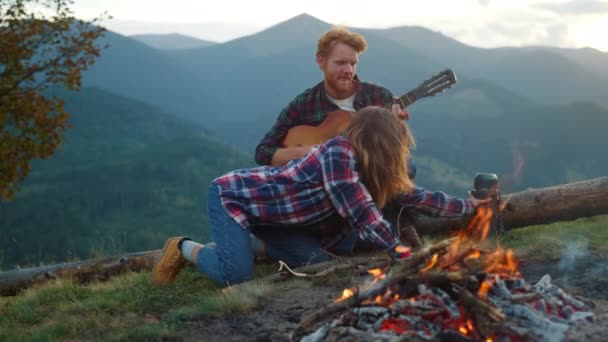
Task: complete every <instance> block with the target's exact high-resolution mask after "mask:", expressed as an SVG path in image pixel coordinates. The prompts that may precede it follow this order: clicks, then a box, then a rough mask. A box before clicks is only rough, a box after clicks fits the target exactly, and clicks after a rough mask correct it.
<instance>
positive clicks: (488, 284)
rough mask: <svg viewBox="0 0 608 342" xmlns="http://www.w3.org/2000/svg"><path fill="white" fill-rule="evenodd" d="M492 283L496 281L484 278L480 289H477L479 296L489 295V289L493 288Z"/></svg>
mask: <svg viewBox="0 0 608 342" xmlns="http://www.w3.org/2000/svg"><path fill="white" fill-rule="evenodd" d="M492 285H494V281H488V280H484V281H483V283H481V286H480V287H479V291H477V295H478V296H479V298H481V299H486V298H487V297H488V291H489V290H490V288H492Z"/></svg>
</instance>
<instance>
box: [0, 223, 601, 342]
mask: <svg viewBox="0 0 608 342" xmlns="http://www.w3.org/2000/svg"><path fill="white" fill-rule="evenodd" d="M607 228H608V215H604V216H596V217H592V218H584V219H579V220H576V221H572V222H559V223H554V224H550V225H541V226H533V227H527V228H523V229H515V230H512V231H509V232H508V233H507V234H506V235H505V236H504V237H503V240H502V243H503V245H504V246H505V247H509V248H512V249H514V250H515V252H516V255H518V256H520V257H525V258H557V257H559V256H560V254H561V253H562V252H563V251H564V249H567V248H568V246H575V247H577V248H584V249H585V250H586V251H589V252H593V253H602V254H604V253H608V229H607ZM275 269H276V267H275V265H273V264H261V265H257V267H256V277H261V276H264V275H267V274H269V273H271V272H273V271H274V270H275ZM351 280H352V279H349V278H348V277H339V276H337V275H332V276H330V277H328V278H322V279H319V280H318V281H313V282H311V281H304V280H299V281H290V282H286V283H280V284H269V283H265V282H262V281H254V282H250V283H247V284H243V285H241V286H239V287H238V290H232V291H222V290H220V289H219V288H218V287H217V286H215V285H214V284H213V283H212V282H211V281H210V280H209V279H208V278H206V277H204V276H202V275H200V274H199V273H198V272H197V271H195V270H193V269H189V268H187V269H186V270H184V271H182V273H180V275H179V276H178V279H177V280H176V282H175V283H174V284H172V285H170V286H168V287H157V286H154V285H153V284H152V283H151V281H150V273H149V272H143V273H132V274H126V275H123V276H119V277H115V278H113V279H112V280H111V281H108V282H104V283H94V284H90V285H86V286H83V285H78V284H76V283H75V282H73V281H71V280H58V281H54V282H51V283H49V284H46V285H44V286H39V287H35V288H31V289H28V290H27V291H25V292H24V293H22V294H21V295H19V296H16V297H0V341H57V340H61V341H70V340H78V341H81V340H87V341H97V340H103V341H149V340H163V339H172V338H179V337H180V334H181V333H183V331H184V326H185V324H187V323H186V322H188V321H192V320H196V319H197V318H200V317H202V316H207V315H212V316H218V315H220V316H221V315H230V314H234V313H236V312H242V311H247V310H251V309H252V308H254V306H255V305H256V303H257V302H258V300H259V298H260V297H263V296H265V295H267V294H268V293H271V292H274V291H277V290H278V287H281V290H284V289H285V288H286V287H287V288H288V287H294V286H298V287H302V286H311V287H314V286H315V282H319V283H323V282H331V283H338V282H344V284H345V286H344V287H347V286H348V284H350V283H352V281H351ZM311 291H313V290H312V289H311Z"/></svg>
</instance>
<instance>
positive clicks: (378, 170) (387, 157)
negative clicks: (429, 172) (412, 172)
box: [344, 106, 415, 208]
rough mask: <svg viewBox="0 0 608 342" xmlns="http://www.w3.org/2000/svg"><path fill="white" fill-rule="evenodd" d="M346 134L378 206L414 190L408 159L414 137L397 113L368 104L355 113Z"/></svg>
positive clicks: (360, 173) (364, 180) (363, 179)
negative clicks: (400, 194)
mask: <svg viewBox="0 0 608 342" xmlns="http://www.w3.org/2000/svg"><path fill="white" fill-rule="evenodd" d="M344 134H345V136H346V138H347V139H348V140H349V142H350V144H351V146H352V147H353V149H354V151H355V155H356V157H357V161H358V170H357V171H358V172H359V175H360V177H361V181H362V182H363V184H365V186H366V187H367V190H368V191H369V192H370V194H371V195H372V198H373V199H374V202H375V203H376V205H377V206H378V207H380V208H382V207H384V205H385V204H386V203H387V202H389V201H390V200H391V199H392V198H393V197H395V196H396V195H398V194H399V193H402V192H407V191H410V190H411V189H413V187H414V183H413V182H412V180H411V179H410V177H409V174H408V171H409V168H408V158H409V155H410V148H413V147H414V146H415V142H414V137H413V136H412V134H411V132H410V129H409V128H408V127H407V125H406V124H405V123H404V122H402V121H401V120H399V119H398V118H397V116H396V115H395V114H393V113H392V112H391V111H389V110H388V109H386V108H383V107H375V106H370V107H365V108H363V109H361V110H360V111H358V112H357V113H355V114H354V115H353V119H352V121H351V122H350V125H349V126H348V128H347V129H346V132H345V133H344Z"/></svg>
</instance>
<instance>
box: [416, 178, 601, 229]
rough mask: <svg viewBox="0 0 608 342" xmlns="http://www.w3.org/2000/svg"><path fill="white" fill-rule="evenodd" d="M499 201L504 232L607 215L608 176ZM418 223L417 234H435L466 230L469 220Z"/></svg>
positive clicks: (423, 220) (505, 196)
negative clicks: (501, 207)
mask: <svg viewBox="0 0 608 342" xmlns="http://www.w3.org/2000/svg"><path fill="white" fill-rule="evenodd" d="M502 201H503V202H506V203H507V204H506V206H505V208H504V210H503V211H502V216H503V222H504V226H505V230H509V229H516V228H522V227H527V226H531V225H536V224H546V223H551V222H556V221H568V220H574V219H577V218H580V217H589V216H594V215H602V214H608V177H600V178H595V179H590V180H585V181H580V182H576V183H567V184H562V185H556V186H551V187H547V188H539V189H528V190H524V191H521V192H516V193H511V194H502ZM417 221H418V222H417V224H416V229H417V230H418V233H420V234H428V235H438V234H445V233H448V232H451V231H455V230H459V229H463V228H465V227H467V225H468V222H469V221H470V218H466V219H440V218H430V217H423V216H419V217H418V220H417Z"/></svg>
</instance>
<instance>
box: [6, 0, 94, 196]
mask: <svg viewBox="0 0 608 342" xmlns="http://www.w3.org/2000/svg"><path fill="white" fill-rule="evenodd" d="M72 4H73V1H71V0H0V201H1V200H7V199H11V198H13V197H14V195H15V193H16V192H17V191H19V187H18V183H19V182H20V181H23V180H24V179H25V178H26V176H27V175H28V174H29V172H30V170H31V165H30V162H31V160H33V159H36V158H48V157H50V156H52V155H53V154H54V153H55V151H56V150H57V148H58V147H59V145H60V144H61V140H62V136H63V133H64V132H65V130H66V129H68V128H69V118H70V115H69V113H67V112H66V111H65V109H64V103H63V101H62V100H61V99H60V98H58V97H56V96H53V95H50V92H49V91H48V90H49V88H51V87H54V86H59V87H64V88H65V89H68V90H74V91H77V90H79V89H80V86H81V77H82V73H83V72H84V71H85V70H87V69H88V68H89V67H90V66H91V65H92V64H93V63H94V62H95V60H96V58H97V57H99V55H100V50H101V48H102V47H99V46H98V45H96V44H95V42H96V40H97V39H98V38H99V37H101V36H102V35H103V33H104V32H105V29H104V28H103V27H100V26H99V25H98V23H99V21H100V20H101V18H97V19H94V20H92V21H84V20H80V19H77V18H75V17H74V15H73V13H72V11H71V9H70V5H72Z"/></svg>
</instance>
